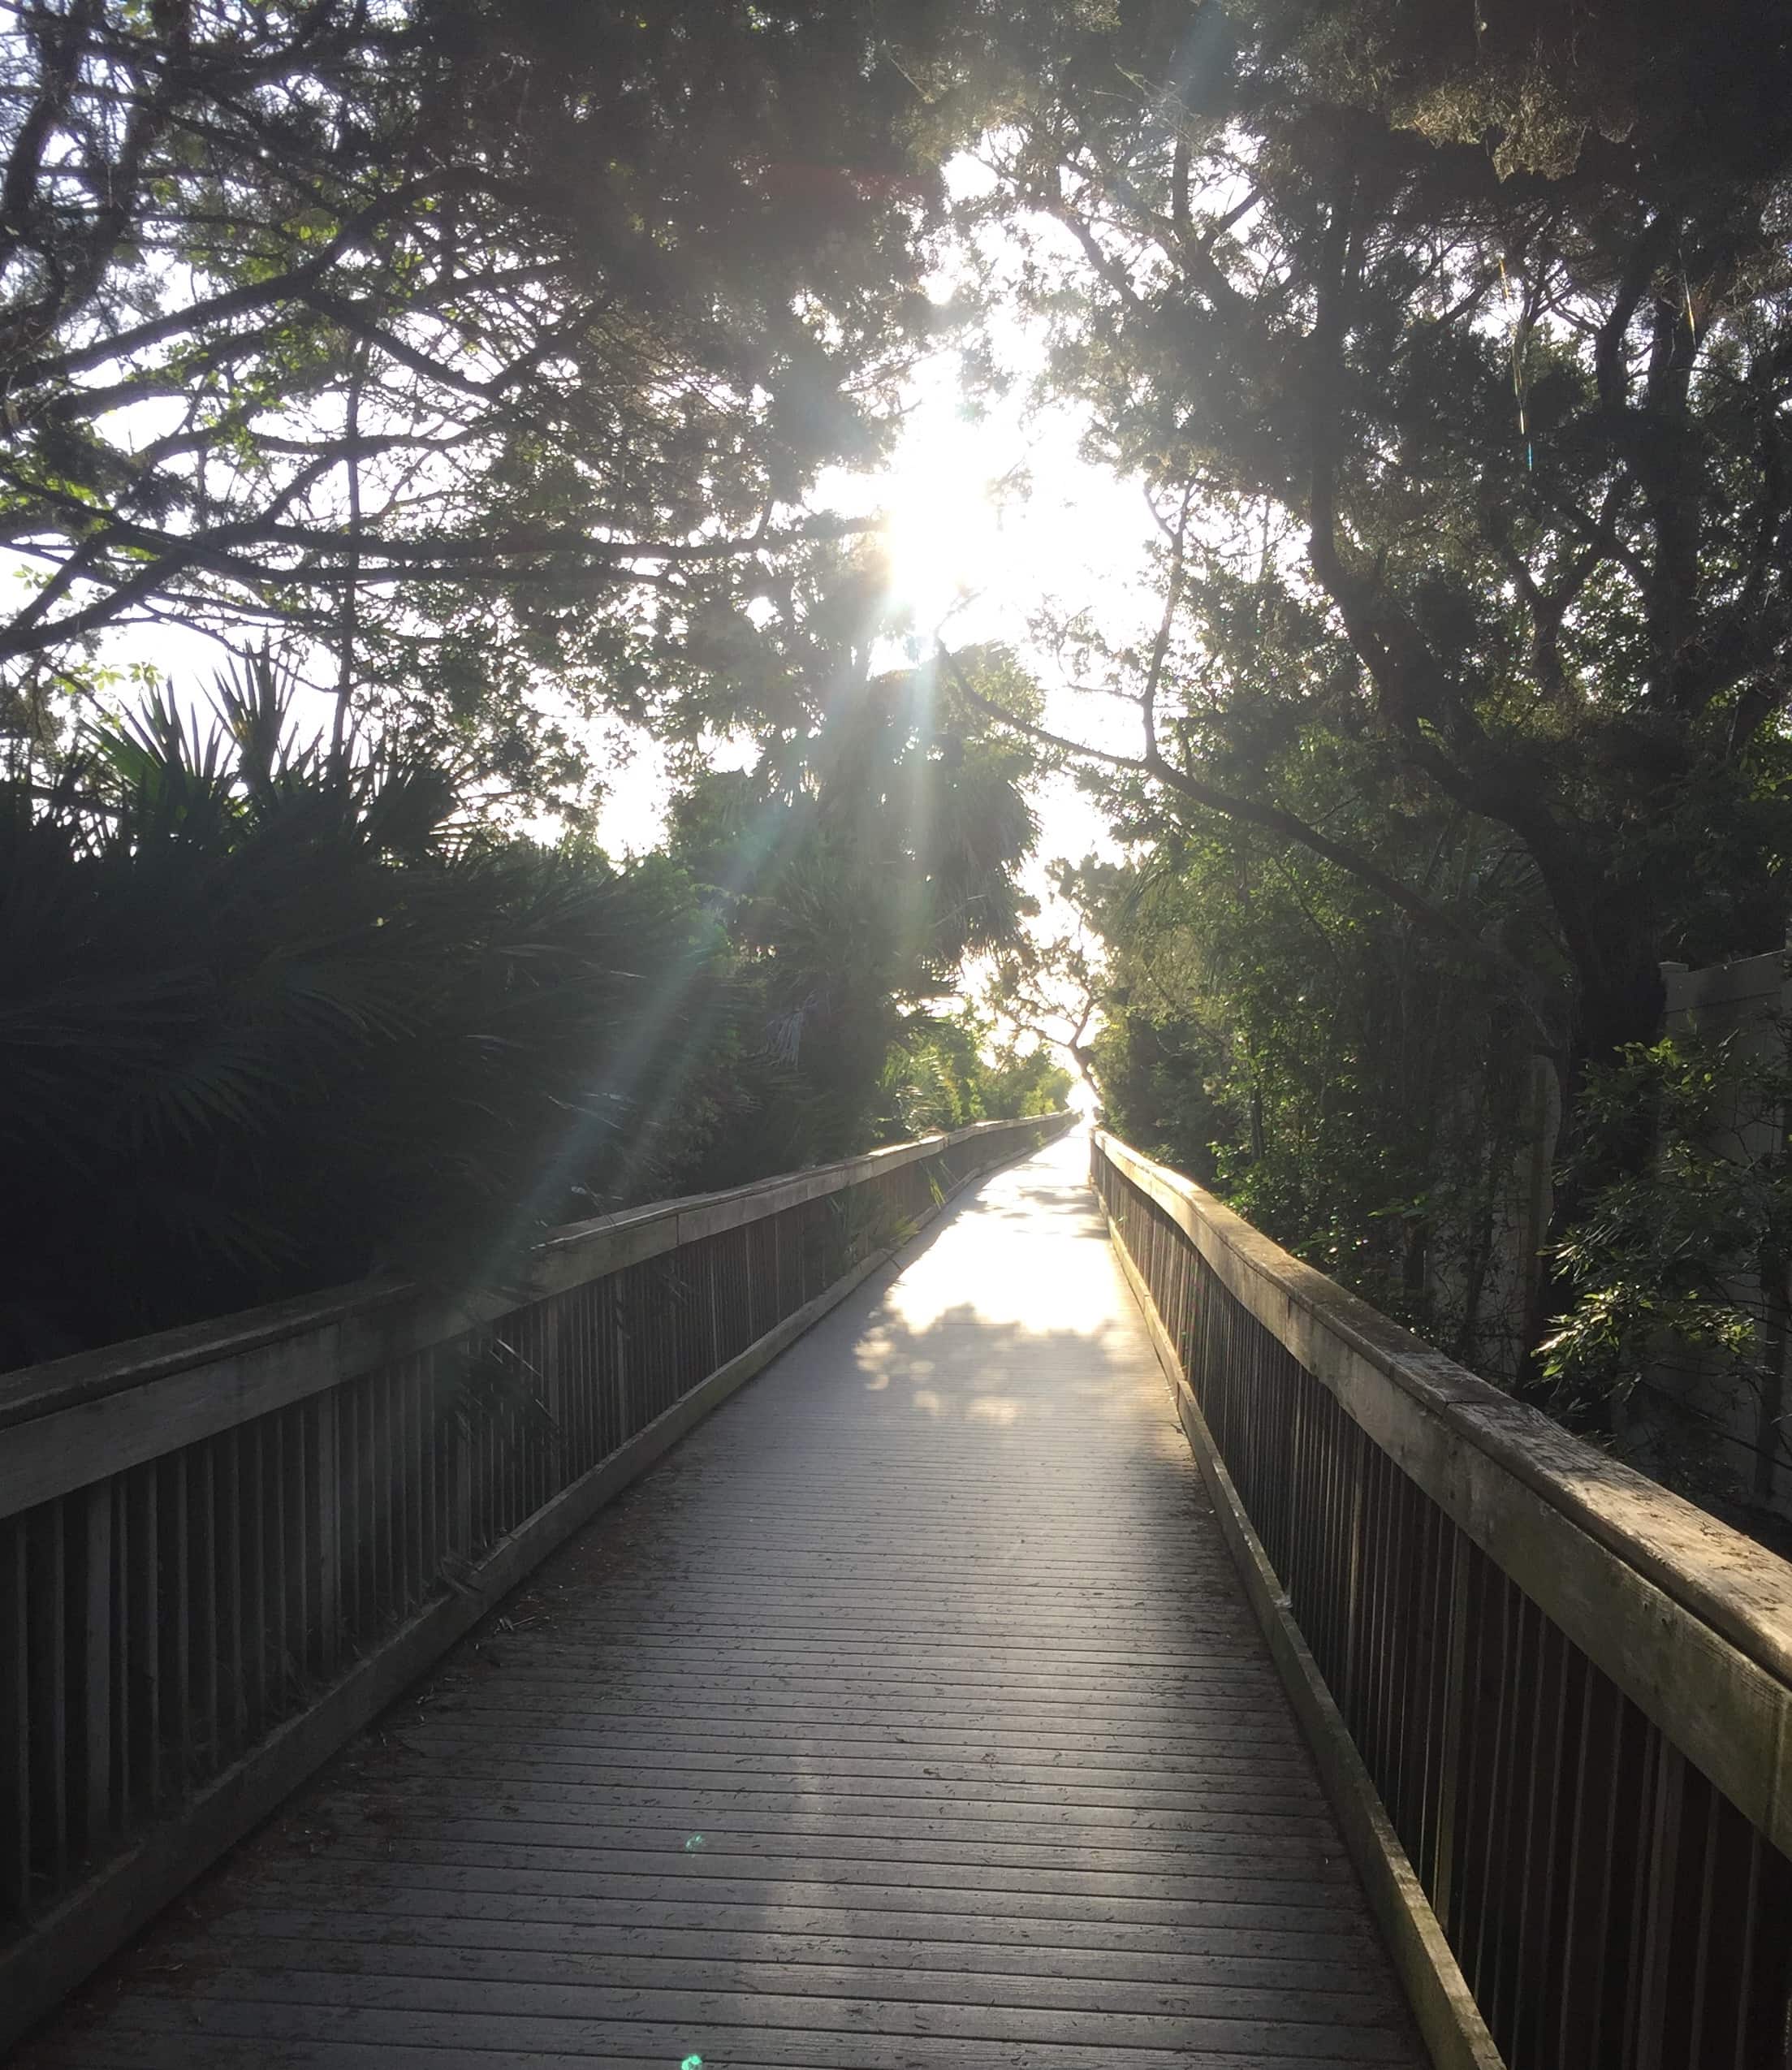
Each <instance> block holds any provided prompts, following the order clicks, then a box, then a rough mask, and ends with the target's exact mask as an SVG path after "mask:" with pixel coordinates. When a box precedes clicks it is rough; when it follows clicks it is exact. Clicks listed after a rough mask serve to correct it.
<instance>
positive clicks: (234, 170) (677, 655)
mask: <svg viewBox="0 0 1792 2070" xmlns="http://www.w3.org/2000/svg"><path fill="white" fill-rule="evenodd" d="M7 13H8V15H9V16H10V25H9V26H8V27H7V28H6V31H5V34H4V52H5V61H6V73H7V77H8V92H7V94H6V98H5V101H4V103H3V106H0V165H3V171H0V378H3V381H4V392H5V396H6V409H5V413H4V417H3V419H0V534H3V538H4V542H5V547H6V550H7V551H10V552H11V555H12V556H13V557H14V559H15V560H16V561H18V562H19V563H20V564H23V566H24V568H25V569H26V571H27V572H28V578H29V579H28V583H27V586H26V587H25V589H24V593H23V594H18V593H16V592H15V595H17V597H18V600H17V602H16V603H15V605H14V606H13V607H11V608H9V609H8V610H6V611H5V612H4V614H3V615H0V664H3V665H5V666H6V671H7V676H6V680H7V682H8V685H9V691H8V697H9V702H10V706H11V721H12V724H13V726H14V728H15V729H21V728H22V729H25V730H29V728H31V727H32V726H33V725H35V726H36V727H37V728H39V729H40V730H42V729H44V728H46V727H47V726H48V724H50V720H52V718H53V716H54V689H55V688H56V687H57V686H58V685H59V684H66V683H68V682H70V681H74V682H76V683H80V682H81V681H84V667H85V665H86V664H87V663H89V660H90V658H91V656H92V655H93V652H94V650H95V645H96V642H97V640H98V639H99V637H100V636H101V635H105V634H109V633H110V634H117V633H119V632H121V631H126V630H129V629H133V628H141V627H143V626H145V625H154V624H178V625H182V626H194V625H196V626H199V627H201V628H204V629H208V630H209V631H211V632H213V633H216V634H217V635H218V636H219V637H221V638H222V639H225V640H227V641H228V642H231V643H232V644H235V645H240V644H241V642H242V640H243V637H244V633H245V632H247V633H248V634H249V635H251V636H252V637H254V638H259V637H261V634H263V633H272V634H273V635H274V637H276V638H277V639H278V640H279V641H282V642H285V643H287V645H289V646H291V648H292V649H293V650H294V651H295V652H296V653H298V654H300V655H303V656H304V657H306V659H307V665H308V667H309V671H310V673H311V676H312V677H313V680H314V681H319V682H320V683H322V684H323V685H325V686H326V687H329V688H331V689H335V691H337V692H338V694H339V697H340V698H341V701H342V705H343V711H344V714H345V716H346V715H347V714H348V710H349V707H351V705H352V707H354V708H355V710H356V711H359V712H361V713H365V712H367V711H370V710H373V709H376V708H377V709H380V710H382V711H384V713H385V714H386V715H387V716H388V717H389V718H391V717H399V718H402V719H404V720H405V721H406V722H407V723H408V724H410V725H411V726H412V728H414V729H416V730H417V731H420V732H423V733H425V734H426V735H429V736H430V737H434V738H435V739H437V740H438V741H451V742H453V743H454V744H455V745H456V747H458V748H460V749H461V750H471V751H473V752H474V753H475V754H477V758H478V760H479V762H480V763H481V766H482V767H483V768H484V769H486V771H488V772H490V774H492V775H493V776H496V777H498V778H500V779H503V780H507V781H508V782H509V783H511V784H512V785H514V786H515V787H516V788H517V789H521V790H525V791H529V792H533V793H537V794H539V793H542V791H544V790H546V791H549V792H551V791H552V789H553V788H554V785H555V782H556V780H559V779H564V778H566V777H568V776H571V775H572V774H573V773H575V771H576V765H577V763H578V761H579V758H580V756H581V752H582V745H581V737H582V731H583V729H582V728H581V727H580V726H579V725H578V724H577V723H576V722H577V720H578V718H579V716H580V715H581V714H586V715H589V712H590V711H593V710H594V709H597V708H598V707H602V708H604V709H607V710H609V711H620V712H622V713H624V714H625V715H641V714H642V713H645V712H647V711H652V712H654V713H655V714H656V715H662V716H663V715H665V714H666V712H667V710H668V708H669V707H673V706H675V705H677V704H678V703H679V702H680V700H688V701H690V702H693V703H694V704H696V705H697V706H698V707H704V708H706V709H708V710H711V711H713V709H714V708H715V679H716V676H717V673H718V672H724V673H725V675H726V678H727V681H728V700H729V703H730V707H731V710H732V709H738V708H739V707H741V705H742V704H743V703H746V704H749V705H751V704H754V703H757V704H758V705H760V706H771V707H776V706H777V704H778V702H779V698H780V697H781V696H782V695H783V694H784V693H783V690H782V687H781V685H782V684H783V682H784V679H785V677H786V676H787V675H788V672H790V670H791V669H792V668H801V667H802V666H803V665H804V664H805V661H806V660H807V659H808V655H807V649H806V646H805V637H806V635H805V620H806V616H807V609H808V606H809V605H810V603H811V601H812V600H813V597H814V593H815V589H816V586H817V585H818V584H819V585H821V586H824V587H825V586H826V584H827V582H828V581H830V580H831V567H832V563H833V560H834V558H835V553H834V547H833V543H832V542H833V539H834V537H835V535H836V533H837V531H838V529H839V528H838V527H837V526H836V525H832V524H831V523H830V522H829V521H828V520H827V516H826V514H825V513H821V514H817V513H816V512H814V510H813V509H810V508H805V499H807V498H808V497H809V495H810V491H811V490H813V488H814V484H815V482H816V478H817V476H818V473H819V472H820V471H821V470H822V469H824V468H826V467H827V466H829V465H864V464H866V463H868V462H869V461H870V460H872V459H874V457H875V456H876V455H877V453H878V452H879V450H880V447H881V445H882V443H883V440H884V439H885V436H886V434H887V427H888V424H889V421H890V420H891V417H892V413H893V411H894V409H895V408H896V401H897V395H896V382H897V381H898V379H899V378H900V375H901V374H902V372H903V370H904V369H905V367H906V366H907V365H909V362H910V361H911V360H912V358H913V355H914V353H915V352H916V351H917V349H918V348H920V347H921V346H922V345H923V344H925V343H926V340H927V339H929V338H930V337H931V335H932V333H933V331H935V328H936V326H937V325H938V324H939V322H940V321H941V320H942V318H941V313H940V312H939V310H938V309H936V308H935V305H934V303H933V302H932V301H931V300H930V299H929V297H928V296H927V295H926V292H923V285H922V264H923V249H924V244H925V240H926V233H927V232H928V231H929V229H930V227H931V226H933V225H934V224H935V223H937V220H938V218H939V182H938V179H937V175H935V174H934V173H931V172H930V171H928V170H927V168H926V166H925V165H924V164H923V163H922V162H921V161H920V160H919V159H918V158H917V157H916V155H915V153H914V152H913V149H912V148H911V145H910V143H909V116H910V115H911V113H912V111H913V108H914V106H915V105H916V102H917V98H918V96H917V90H916V89H915V87H914V86H913V84H912V82H911V80H910V78H909V74H908V71H907V68H906V67H905V64H904V63H903V61H902V49H903V47H905V46H904V43H903V42H901V41H892V35H891V28H890V25H889V24H887V23H885V22H884V21H883V15H882V11H880V10H879V9H876V8H874V7H872V6H858V5H853V4H848V5H835V4H828V5H825V6H824V5H819V4H815V0H794V3H793V4H790V5H783V4H778V0H773V4H771V5H769V6H762V5H758V4H754V5H752V6H748V5H746V4H744V0H742V4H718V5H710V4H707V0H706V4H704V5H702V6H696V5H680V6H669V7H656V8H654V9H651V10H647V11H642V10H641V9H640V8H638V7H635V6H627V7H624V6H614V5H607V4H601V3H600V4H594V5H591V6H579V7H576V8H568V7H564V6H553V5H551V4H529V3H527V0H525V4H511V3H510V0H507V3H506V4H503V5H498V4H490V3H489V0H403V4H399V5H395V6H385V5H377V4H374V0H291V4H286V5H281V6H239V5H235V4H218V5H211V4H194V3H193V0H169V3H168V4H162V3H161V0H158V4H156V5H153V6H138V5H135V4H127V0H24V4H20V5H17V6H13V7H11V8H9V9H8V10H7ZM930 17H931V11H930V10H928V9H926V8H920V9H915V10H911V11H907V12H906V16H905V19H906V21H907V24H908V28H907V31H906V32H905V33H906V35H908V36H912V37H914V38H916V39H918V40H919V41H922V42H923V43H924V42H925V41H926V40H927V39H928V38H929V37H931V36H932V35H933V34H935V24H933V23H932V21H931V18H930ZM116 650H117V649H116V642H114V644H113V646H112V649H111V651H114V652H116ZM544 686H546V688H547V689H549V690H550V691H551V695H549V696H547V697H546V698H544V697H543V695H542V690H543V689H544Z"/></svg>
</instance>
